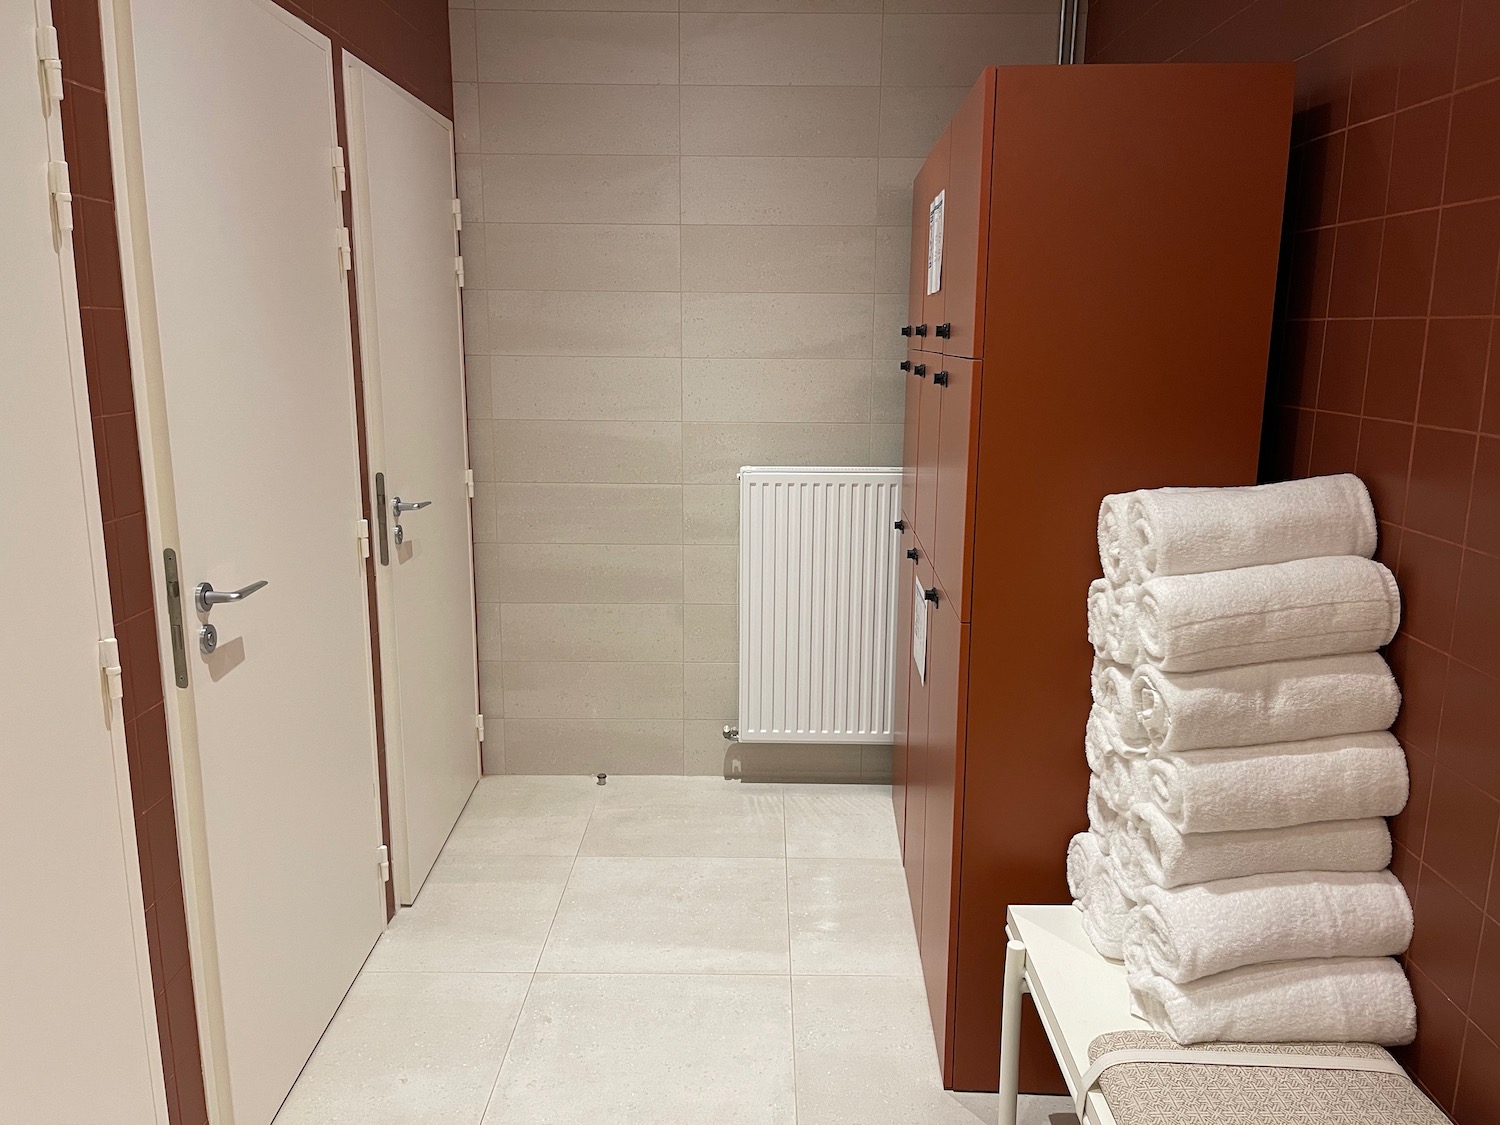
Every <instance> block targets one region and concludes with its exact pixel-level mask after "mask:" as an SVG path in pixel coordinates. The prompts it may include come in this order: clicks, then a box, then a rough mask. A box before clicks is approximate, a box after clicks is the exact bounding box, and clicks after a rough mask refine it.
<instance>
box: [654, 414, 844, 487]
mask: <svg viewBox="0 0 1500 1125" xmlns="http://www.w3.org/2000/svg"><path fill="white" fill-rule="evenodd" d="M869 456H870V428H869V427H868V426H857V425H830V424H809V423H773V422H757V423H753V424H750V425H729V424H725V423H718V422H689V423H684V425H683V427H682V474H683V479H684V480H685V481H686V482H687V483H689V484H729V483H731V482H733V481H734V479H735V476H736V474H737V473H738V472H739V471H740V469H741V468H742V467H743V466H745V465H863V464H866V463H867V462H868V460H869Z"/></svg>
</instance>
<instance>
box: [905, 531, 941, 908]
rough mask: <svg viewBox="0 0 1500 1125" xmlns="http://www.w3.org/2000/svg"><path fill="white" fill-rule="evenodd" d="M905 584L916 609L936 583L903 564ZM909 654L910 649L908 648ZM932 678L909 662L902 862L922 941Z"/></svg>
mask: <svg viewBox="0 0 1500 1125" xmlns="http://www.w3.org/2000/svg"><path fill="white" fill-rule="evenodd" d="M902 564H903V565H902V569H901V573H902V581H903V583H904V584H905V585H907V586H908V587H910V588H911V595H910V597H911V598H912V599H913V601H912V602H911V603H908V604H911V605H914V603H915V598H916V596H917V593H916V585H915V583H916V582H920V583H921V584H922V588H923V589H932V588H933V586H934V584H935V583H934V580H933V576H932V568H931V567H929V566H928V565H927V563H926V562H925V561H919V562H917V563H916V564H915V565H913V564H912V563H910V562H908V561H907V560H905V559H903V560H902ZM912 619H913V612H912V611H908V613H907V616H906V620H905V621H903V622H901V623H900V624H899V626H898V627H899V628H901V629H904V630H905V631H906V633H907V634H908V636H910V634H911V631H912ZM931 623H932V619H931V617H930V616H929V618H928V627H929V630H930V628H931ZM928 641H929V644H928V652H927V656H928V659H929V660H931V658H932V649H931V636H930V633H929V638H928ZM908 652H910V649H909V648H908ZM930 680H931V677H930V676H928V677H927V678H926V680H924V678H923V676H922V675H921V673H919V671H918V669H917V666H916V663H915V662H914V661H912V660H911V659H908V660H907V683H908V691H907V707H906V731H907V735H906V831H905V833H904V839H905V845H906V846H905V854H904V855H903V861H904V862H905V864H906V889H907V893H908V894H909V895H910V897H911V914H912V918H913V920H914V921H915V922H916V926H917V934H918V937H919V938H920V936H921V933H922V882H923V878H924V877H925V874H926V866H925V860H924V855H925V849H926V842H927V837H926V824H927V786H928V784H930V782H931V767H930V763H929V762H928V748H927V700H928V683H929V682H930Z"/></svg>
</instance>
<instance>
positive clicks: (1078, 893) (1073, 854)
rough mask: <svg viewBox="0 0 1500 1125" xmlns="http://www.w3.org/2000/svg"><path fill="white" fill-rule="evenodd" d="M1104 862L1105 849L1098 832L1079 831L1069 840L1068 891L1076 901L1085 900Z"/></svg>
mask: <svg viewBox="0 0 1500 1125" xmlns="http://www.w3.org/2000/svg"><path fill="white" fill-rule="evenodd" d="M1103 862H1104V851H1103V849H1102V848H1101V847H1100V840H1099V835H1098V833H1096V832H1093V831H1089V832H1079V833H1078V834H1077V835H1075V836H1074V837H1073V838H1072V839H1071V840H1069V841H1068V893H1069V894H1071V895H1072V896H1073V899H1074V901H1075V902H1079V903H1081V902H1082V901H1083V897H1084V895H1086V894H1087V893H1088V890H1089V888H1090V887H1091V886H1093V885H1094V882H1095V881H1096V880H1097V879H1098V878H1099V867H1100V865H1101V864H1102V863H1103Z"/></svg>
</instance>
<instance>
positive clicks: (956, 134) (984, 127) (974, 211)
mask: <svg viewBox="0 0 1500 1125" xmlns="http://www.w3.org/2000/svg"><path fill="white" fill-rule="evenodd" d="M948 132H949V135H950V142H949V155H948V181H947V182H948V186H947V194H946V195H945V196H944V205H943V210H944V212H945V216H944V224H943V225H944V238H943V245H944V247H945V250H944V253H943V306H942V315H941V316H939V317H938V318H937V320H936V321H934V328H933V332H934V334H936V333H937V331H938V329H937V327H936V326H937V325H940V324H944V323H946V324H947V328H946V329H945V330H944V331H945V332H946V335H945V336H940V337H938V338H939V340H940V341H941V350H942V352H943V354H944V355H950V356H960V357H976V356H980V355H983V354H984V291H985V269H986V265H987V263H988V259H989V244H990V222H989V217H990V216H989V211H990V167H991V161H992V157H993V154H994V136H995V71H994V69H993V68H991V69H989V70H986V71H985V72H984V74H983V75H982V76H981V77H980V79H979V81H978V82H977V83H976V84H975V86H974V89H973V90H971V91H969V96H968V97H967V98H965V99H964V103H963V105H961V106H960V107H959V109H958V112H957V113H956V114H954V115H953V122H952V124H950V125H949V126H948ZM935 347H936V345H935Z"/></svg>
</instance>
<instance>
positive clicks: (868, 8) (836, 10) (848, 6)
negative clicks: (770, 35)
mask: <svg viewBox="0 0 1500 1125" xmlns="http://www.w3.org/2000/svg"><path fill="white" fill-rule="evenodd" d="M681 7H682V10H683V11H684V12H824V13H829V14H835V15H838V14H843V15H849V14H858V13H862V12H865V13H877V12H879V11H880V0H682V4H681Z"/></svg>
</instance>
